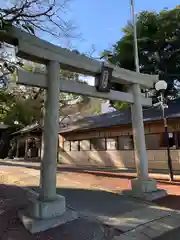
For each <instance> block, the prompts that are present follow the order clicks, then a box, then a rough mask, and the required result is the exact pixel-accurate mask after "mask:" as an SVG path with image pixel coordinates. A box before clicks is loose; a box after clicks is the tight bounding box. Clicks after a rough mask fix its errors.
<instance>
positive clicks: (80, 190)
mask: <svg viewBox="0 0 180 240" xmlns="http://www.w3.org/2000/svg"><path fill="white" fill-rule="evenodd" d="M0 165H1V167H0V176H3V177H1V179H0V182H1V183H5V184H6V183H8V184H16V185H20V186H28V187H31V188H34V189H35V190H38V185H39V177H38V176H39V164H38V163H28V164H27V163H23V162H13V163H12V162H6V163H5V162H4V161H0ZM22 165H23V166H22ZM10 166H11V167H10ZM17 173H18V174H17ZM132 177H133V174H129V175H128V174H127V173H125V175H124V173H123V174H122V173H117V172H116V173H114V172H108V173H107V172H103V171H92V170H86V171H85V170H82V169H79V170H78V169H70V168H65V167H60V168H59V172H58V174H57V191H58V193H59V194H62V195H64V196H66V198H67V204H68V206H69V207H71V208H73V209H75V210H76V211H79V212H81V214H83V216H87V215H88V217H89V216H92V219H93V222H90V221H87V220H85V219H84V217H82V215H81V218H80V219H78V220H76V222H73V223H71V224H68V225H65V226H61V227H59V228H56V229H55V230H49V231H46V232H44V233H41V234H39V235H35V236H32V235H30V234H29V233H28V232H27V231H26V230H25V229H24V228H23V226H22V225H21V223H20V222H19V220H18V218H17V209H19V208H23V207H25V206H26V204H27V199H26V198H25V197H24V191H23V190H22V188H18V189H17V188H15V187H13V186H7V185H1V186H0V207H1V209H0V226H3V227H2V228H1V229H0V239H8V240H9V239H11V240H15V239H19V240H21V239H25V238H27V240H28V239H30V240H31V239H53V240H56V239H59V233H61V239H62V240H70V239H79V240H81V239H112V237H113V236H114V235H119V234H120V233H121V229H122V228H120V231H119V230H115V229H114V228H113V224H112V222H113V221H114V219H117V218H118V216H120V215H121V216H122V215H124V214H125V213H126V212H131V211H132V212H133V211H138V212H139V210H140V209H142V208H144V206H145V205H144V203H139V202H137V201H132V200H131V199H127V198H125V197H123V196H120V195H119V194H116V193H119V192H120V191H121V190H123V189H127V188H130V179H131V178H132ZM154 177H156V178H161V179H160V180H159V181H158V186H159V188H163V189H166V190H167V191H168V193H169V194H170V195H169V196H168V197H166V198H164V199H162V200H159V201H156V203H157V204H159V205H161V206H166V207H172V208H174V209H179V210H180V191H179V184H180V182H178V180H179V179H180V178H179V177H178V176H177V177H176V180H177V182H175V183H174V184H173V185H172V184H169V182H168V181H167V180H166V178H167V175H165V174H164V175H157V174H156V175H154ZM15 202H16V204H15ZM17 202H18V204H17ZM97 216H100V217H103V218H104V223H105V225H104V224H97V222H94V219H95V218H94V217H97ZM107 219H112V220H113V221H111V223H109V222H108V224H109V225H110V226H111V227H110V228H109V227H106V225H107V224H106V220H107ZM143 220H144V219H143ZM82 225H83V226H84V227H83V228H82ZM125 225H127V221H126V222H125ZM6 229H8V231H7V230H6ZM77 229H79V231H77ZM80 229H81V230H80ZM84 229H89V231H85V232H84V231H82V230H84ZM175 234H176V232H175ZM165 239H166V238H164V240H165ZM167 239H168V238H167ZM173 239H175V238H173Z"/></svg>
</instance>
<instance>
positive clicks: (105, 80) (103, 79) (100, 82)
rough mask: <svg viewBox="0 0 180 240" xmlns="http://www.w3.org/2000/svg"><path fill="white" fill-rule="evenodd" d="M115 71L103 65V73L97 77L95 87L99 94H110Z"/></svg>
mask: <svg viewBox="0 0 180 240" xmlns="http://www.w3.org/2000/svg"><path fill="white" fill-rule="evenodd" d="M112 72H113V69H112V68H110V67H107V66H105V65H104V63H103V64H102V67H101V72H100V73H98V74H97V75H96V77H95V87H96V90H97V91H98V92H110V90H111V79H112Z"/></svg>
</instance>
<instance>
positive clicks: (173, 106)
mask: <svg viewBox="0 0 180 240" xmlns="http://www.w3.org/2000/svg"><path fill="white" fill-rule="evenodd" d="M165 114H166V117H167V118H180V99H179V100H176V101H172V102H170V103H169V106H168V108H166V109H165ZM73 119H74V121H73V120H72V118H70V119H69V120H68V119H65V121H63V123H61V124H60V128H59V133H67V132H73V131H83V130H88V129H95V128H105V127H111V126H117V125H126V124H130V123H131V111H130V108H127V109H122V110H121V111H114V112H109V113H105V114H101V115H96V116H91V117H80V116H78V118H73ZM143 119H144V122H151V121H155V120H161V119H162V110H161V109H160V108H157V107H151V108H148V109H144V110H143ZM40 128H42V125H40V124H34V125H29V126H26V127H25V128H23V129H21V130H20V131H18V132H16V133H14V134H19V133H21V134H23V133H27V132H30V131H33V130H36V129H40Z"/></svg>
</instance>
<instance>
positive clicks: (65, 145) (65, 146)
mask: <svg viewBox="0 0 180 240" xmlns="http://www.w3.org/2000/svg"><path fill="white" fill-rule="evenodd" d="M63 145H64V151H70V150H71V144H70V141H64V144H63Z"/></svg>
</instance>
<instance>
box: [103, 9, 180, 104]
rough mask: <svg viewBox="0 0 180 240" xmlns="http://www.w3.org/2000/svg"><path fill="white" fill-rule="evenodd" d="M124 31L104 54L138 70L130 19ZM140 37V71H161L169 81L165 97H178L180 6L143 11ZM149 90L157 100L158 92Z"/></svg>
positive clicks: (111, 59) (152, 72) (112, 59)
mask: <svg viewBox="0 0 180 240" xmlns="http://www.w3.org/2000/svg"><path fill="white" fill-rule="evenodd" d="M123 33H124V35H123V37H122V38H121V39H120V40H119V41H118V42H117V43H116V44H115V45H114V46H113V50H112V51H107V50H106V51H105V52H104V55H105V56H107V58H108V61H110V62H112V63H114V64H116V65H118V66H120V67H122V68H126V69H130V70H132V71H135V62H134V49H133V25H132V24H131V23H130V22H128V24H127V25H126V26H125V28H124V29H123ZM137 38H138V54H139V63H140V72H142V73H147V74H159V73H160V75H161V78H163V79H164V80H166V81H167V82H168V88H167V90H166V92H165V96H166V99H173V98H177V97H178V96H179V91H178V88H177V86H176V83H178V82H179V80H180V6H177V7H176V8H174V9H172V10H168V9H163V10H162V11H160V12H158V13H156V12H148V11H143V12H141V13H140V14H139V15H138V16H137ZM174 80H176V81H174ZM178 85H179V84H178ZM116 87H117V86H116ZM118 87H119V89H121V86H118ZM150 93H151V95H152V96H153V101H154V102H156V101H157V96H158V93H156V92H155V91H153V90H151V91H150Z"/></svg>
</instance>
